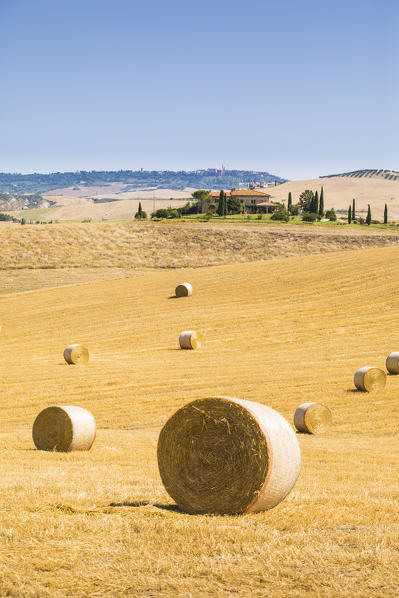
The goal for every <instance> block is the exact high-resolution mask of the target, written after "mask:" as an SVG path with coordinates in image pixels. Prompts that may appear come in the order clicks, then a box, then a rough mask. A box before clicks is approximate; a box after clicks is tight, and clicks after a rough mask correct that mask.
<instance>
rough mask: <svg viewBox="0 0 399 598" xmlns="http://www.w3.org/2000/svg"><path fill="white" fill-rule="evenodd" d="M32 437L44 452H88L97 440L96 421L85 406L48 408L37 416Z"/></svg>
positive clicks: (38, 447)
mask: <svg viewBox="0 0 399 598" xmlns="http://www.w3.org/2000/svg"><path fill="white" fill-rule="evenodd" d="M32 437H33V442H34V443H35V446H36V448H37V449H39V450H42V451H57V452H70V451H88V450H90V449H91V447H92V445H93V442H94V440H95V437H96V422H95V419H94V417H93V415H92V414H91V413H90V411H87V409H83V407H75V406H71V405H68V406H64V405H56V406H53V407H47V408H46V409H43V411H41V412H40V413H39V415H38V416H37V417H36V419H35V421H34V424H33V429H32Z"/></svg>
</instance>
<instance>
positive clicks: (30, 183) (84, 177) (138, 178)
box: [0, 167, 286, 193]
mask: <svg viewBox="0 0 399 598" xmlns="http://www.w3.org/2000/svg"><path fill="white" fill-rule="evenodd" d="M285 181H286V179H283V178H281V177H278V176H276V175H274V174H270V173H269V172H266V171H258V170H227V169H225V168H224V167H222V168H206V169H199V170H179V171H173V170H143V169H142V168H141V169H140V170H117V171H112V170H101V171H98V170H91V171H87V170H80V171H76V172H52V173H49V174H41V173H32V174H19V173H4V172H3V173H0V193H1V192H3V193H4V192H5V193H46V192H48V191H54V190H56V189H65V188H70V189H72V190H76V189H81V188H82V187H91V186H96V185H99V186H104V185H111V184H115V183H117V184H119V185H121V186H123V191H133V190H139V189H148V188H152V189H175V190H184V189H186V188H193V189H229V188H236V189H239V188H248V187H253V188H254V187H267V186H268V185H270V184H279V183H284V182H285Z"/></svg>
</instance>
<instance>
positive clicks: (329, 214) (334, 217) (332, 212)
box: [326, 208, 337, 222]
mask: <svg viewBox="0 0 399 598" xmlns="http://www.w3.org/2000/svg"><path fill="white" fill-rule="evenodd" d="M326 218H328V219H329V220H330V222H335V221H336V220H337V214H336V213H335V210H334V208H331V210H327V212H326Z"/></svg>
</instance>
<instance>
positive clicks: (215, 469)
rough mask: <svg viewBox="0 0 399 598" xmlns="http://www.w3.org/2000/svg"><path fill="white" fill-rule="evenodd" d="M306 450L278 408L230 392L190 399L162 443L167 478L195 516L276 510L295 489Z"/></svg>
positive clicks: (165, 431) (173, 494) (177, 497)
mask: <svg viewBox="0 0 399 598" xmlns="http://www.w3.org/2000/svg"><path fill="white" fill-rule="evenodd" d="M300 464H301V453H300V449H299V444H298V441H297V439H296V436H295V433H294V431H293V430H292V428H291V426H290V425H289V424H288V422H287V421H286V420H285V419H284V418H283V417H282V416H281V415H280V414H279V413H277V411H274V409H271V408H270V407H266V406H265V405H261V404H259V403H254V402H252V401H245V400H243V399H234V398H230V397H211V398H207V399H200V400H196V401H193V402H191V403H188V404H187V405H185V406H184V407H182V408H181V409H179V410H178V411H176V413H175V414H174V415H172V417H171V418H170V419H169V420H168V421H167V422H166V424H165V426H164V427H163V429H162V430H161V433H160V436H159V440H158V466H159V472H160V475H161V479H162V482H163V484H164V486H165V488H166V490H167V492H168V493H169V494H170V496H171V497H172V498H173V499H174V500H175V501H176V503H177V504H178V506H179V507H180V508H181V509H182V510H183V511H186V512H189V513H220V514H222V513H226V514H228V513H230V514H234V513H249V512H254V511H264V510H267V509H271V508H273V507H275V506H276V505H277V504H278V503H279V502H281V501H282V500H283V499H284V498H285V497H286V496H287V494H288V493H289V492H290V490H291V489H292V488H293V486H294V484H295V482H296V479H297V478H298V475H299V472H300Z"/></svg>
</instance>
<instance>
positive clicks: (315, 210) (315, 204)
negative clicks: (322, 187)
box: [312, 191, 319, 214]
mask: <svg viewBox="0 0 399 598" xmlns="http://www.w3.org/2000/svg"><path fill="white" fill-rule="evenodd" d="M312 212H313V213H314V214H318V213H319V192H318V191H316V193H315V194H314V200H313V210H312Z"/></svg>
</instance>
